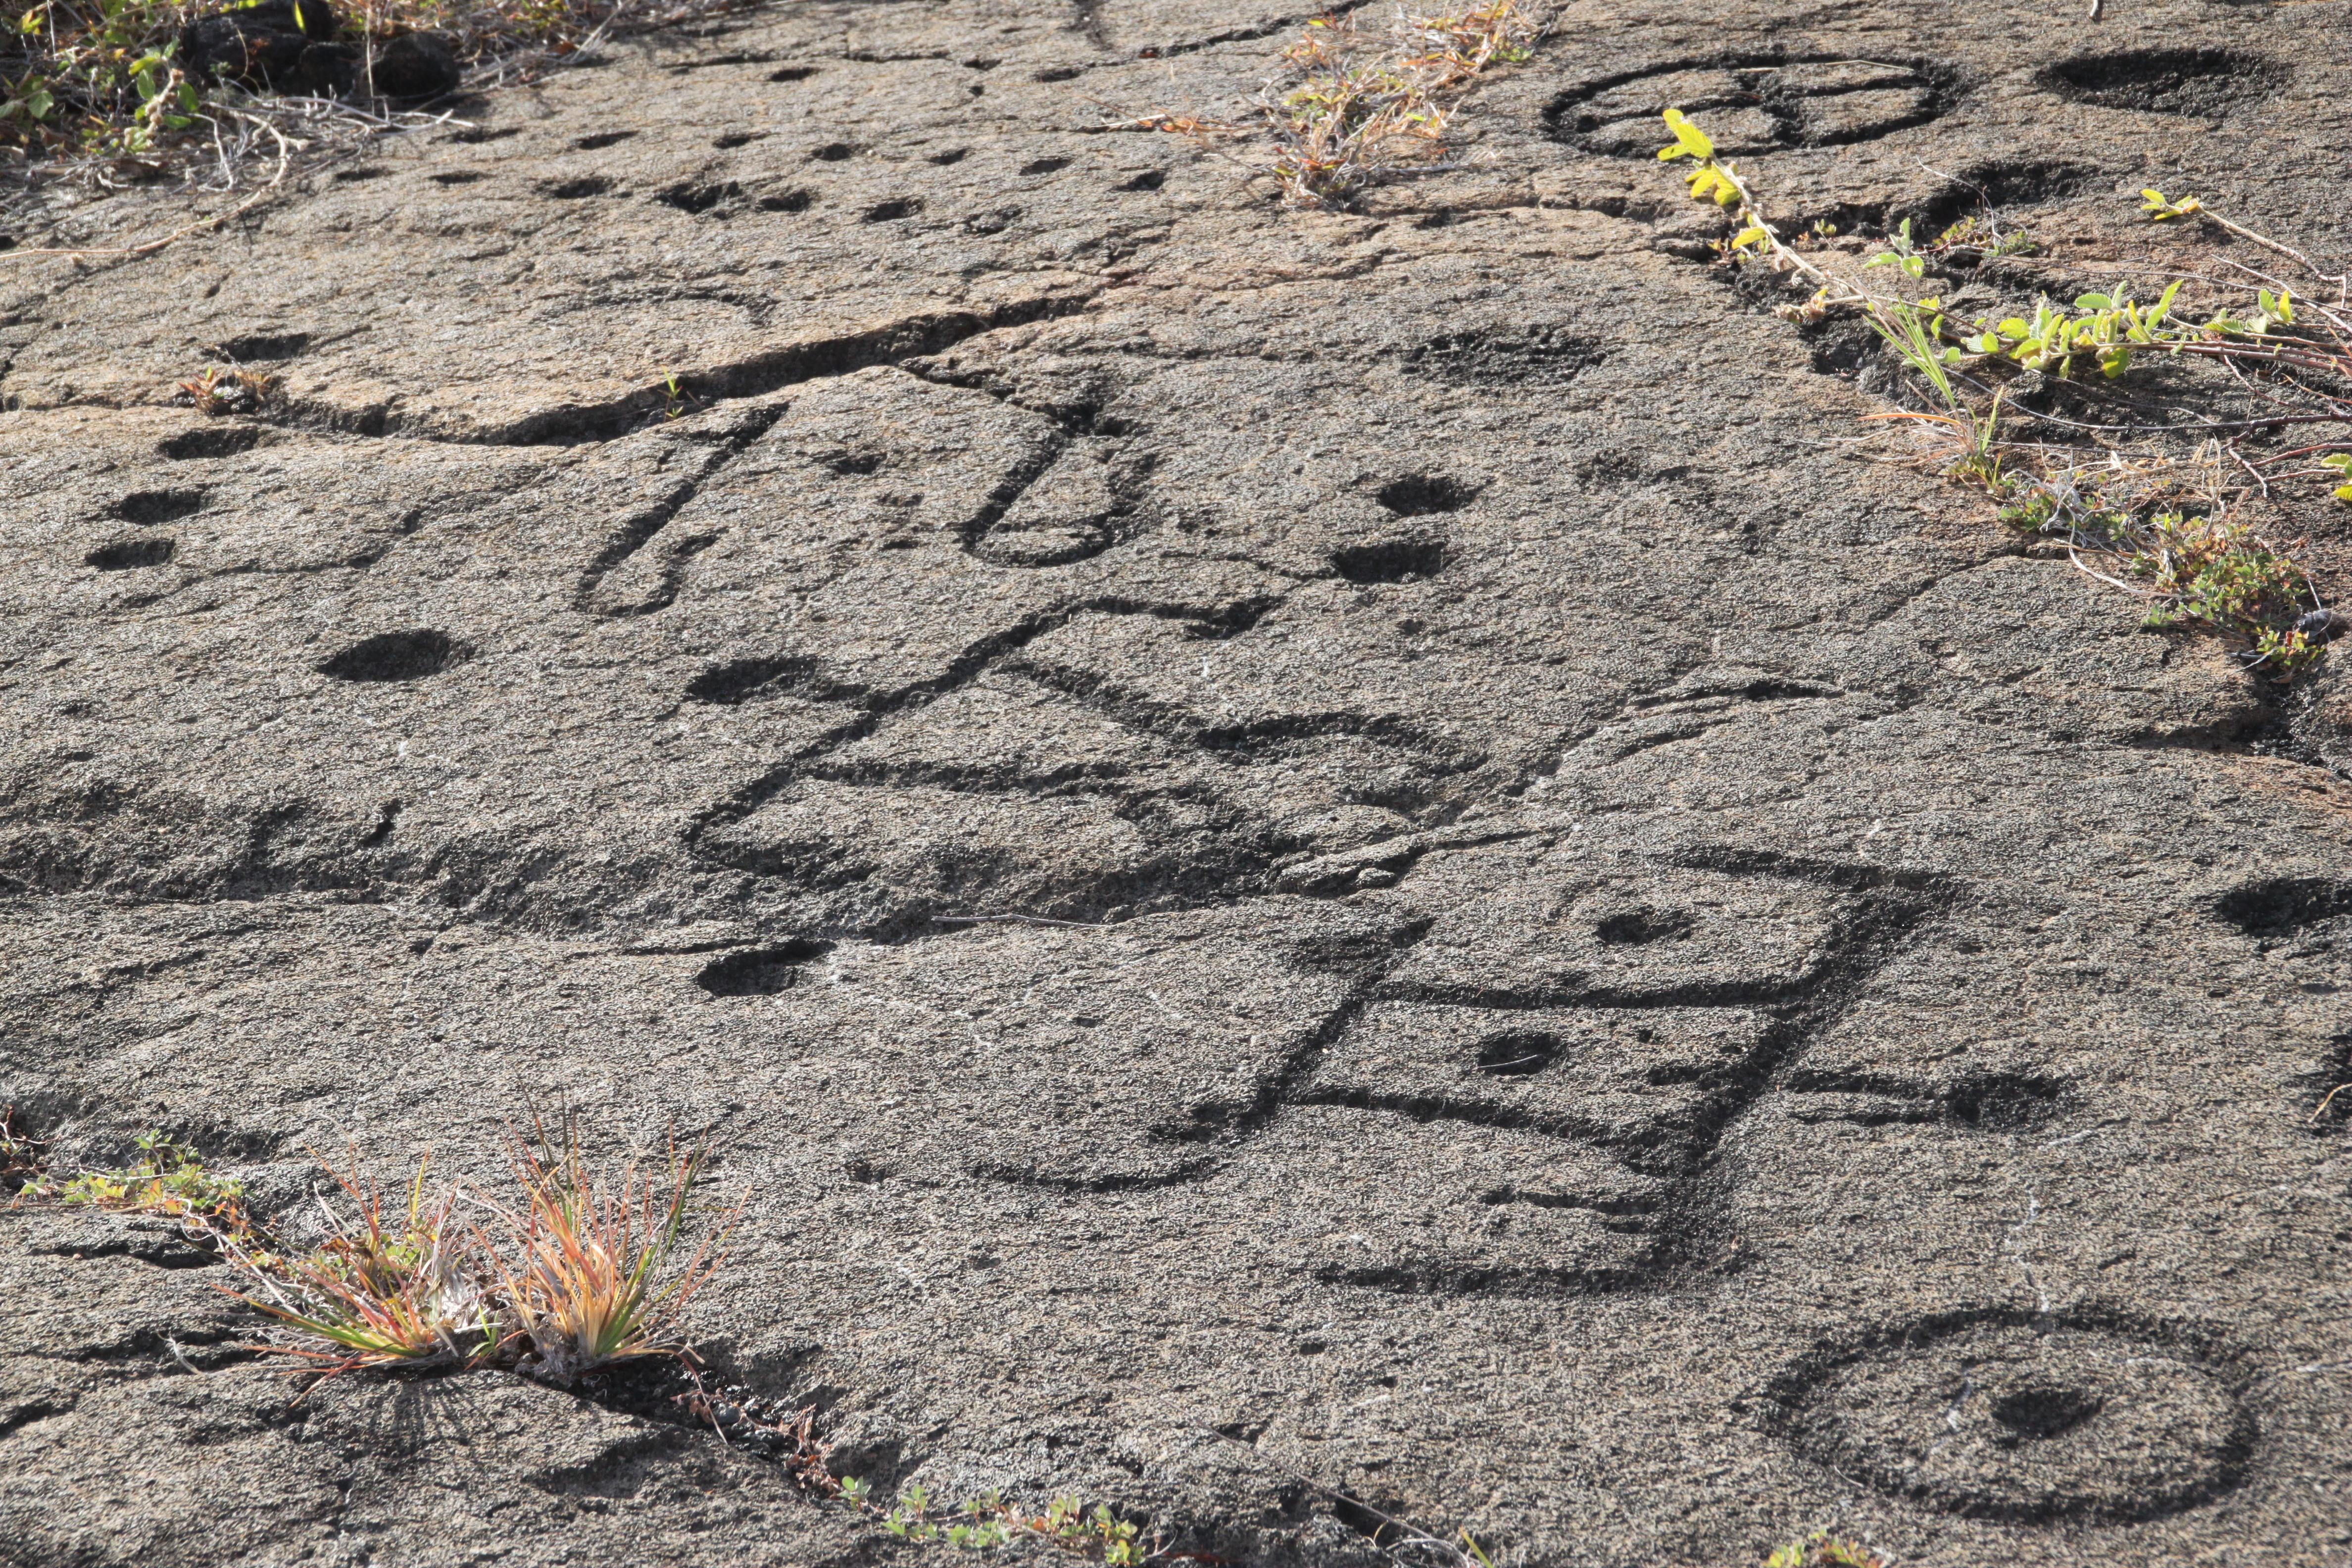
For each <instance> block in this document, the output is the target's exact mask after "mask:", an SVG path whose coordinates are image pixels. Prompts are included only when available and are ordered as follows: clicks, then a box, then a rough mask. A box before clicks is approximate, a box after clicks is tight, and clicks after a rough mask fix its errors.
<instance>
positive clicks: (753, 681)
mask: <svg viewBox="0 0 2352 1568" xmlns="http://www.w3.org/2000/svg"><path fill="white" fill-rule="evenodd" d="M815 674H816V660H814V659H813V658H802V657H798V656H794V655H786V656H784V657H782V658H738V659H730V661H728V662H727V663H725V664H719V665H713V666H711V667H710V668H709V669H706V670H704V671H702V673H700V674H699V675H697V676H696V677H695V678H694V679H692V680H689V681H688V682H687V683H686V700H688V701H689V702H713V703H717V704H719V706H721V707H726V708H732V707H735V706H736V705H737V704H739V703H742V702H747V701H749V700H751V699H752V698H754V697H763V696H773V695H777V694H779V693H782V692H783V691H786V690H789V689H792V688H793V687H795V686H799V685H802V684H804V683H805V682H806V681H808V680H809V679H810V678H811V677H813V676H814V675H815Z"/></svg>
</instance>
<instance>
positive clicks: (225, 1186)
mask: <svg viewBox="0 0 2352 1568" xmlns="http://www.w3.org/2000/svg"><path fill="white" fill-rule="evenodd" d="M134 1142H135V1143H136V1145H137V1147H138V1150H139V1157H138V1158H137V1159H135V1160H133V1161H132V1162H131V1163H130V1164H128V1165H124V1166H121V1167H119V1168H117V1169H113V1170H103V1171H84V1172H82V1173H79V1175H75V1176H70V1177H68V1178H67V1179H66V1180H65V1181H62V1182H58V1181H56V1180H53V1179H50V1178H46V1177H44V1178H42V1179H40V1180H37V1181H35V1182H33V1183H31V1184H29V1185H27V1186H26V1188H25V1189H24V1193H23V1195H24V1196H26V1197H28V1198H49V1199H54V1200H55V1201H56V1202H58V1203H60V1204H64V1205H67V1206H68V1207H73V1208H96V1209H109V1210H114V1211H117V1212H120V1213H124V1214H154V1215H168V1216H170V1217H172V1218H175V1219H194V1220H208V1219H212V1218H214V1217H215V1216H218V1215H234V1214H235V1213H236V1206H237V1202H238V1200H239V1199H240V1198H242V1197H243V1196H244V1195H245V1188H244V1185H243V1184H241V1183H239V1182H238V1181H237V1180H236V1178H234V1177H227V1176H215V1175H214V1174H213V1173H211V1172H209V1171H207V1170H205V1163H204V1160H203V1158H202V1157H201V1156H199V1155H198V1154H197V1153H196V1152H195V1151H194V1149H192V1148H190V1147H189V1146H188V1145H186V1144H184V1143H181V1142H175V1141H174V1140H173V1139H171V1138H169V1137H167V1136H165V1135H164V1134H163V1132H161V1131H147V1132H142V1133H141V1134H140V1135H139V1136H138V1138H137V1139H136V1140H134Z"/></svg>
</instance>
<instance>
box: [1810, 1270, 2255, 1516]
mask: <svg viewBox="0 0 2352 1568" xmlns="http://www.w3.org/2000/svg"><path fill="white" fill-rule="evenodd" d="M1775 1392H1776V1397H1777V1398H1778V1399H1779V1401H1780V1405H1781V1407H1782V1410H1783V1412H1784V1417H1783V1419H1784V1421H1785V1426H1784V1428H1783V1434H1782V1435H1783V1436H1786V1437H1787V1438H1788V1439H1789V1441H1790V1444H1791V1446H1792V1447H1795V1448H1796V1450H1797V1451H1798V1452H1799V1453H1800V1454H1802V1455H1803V1456H1804V1457H1805V1458H1809V1459H1811V1460H1813V1461H1814V1462H1816V1463H1818V1464H1821V1465H1823V1466H1826V1467H1828V1468H1831V1469H1832V1470H1835V1471H1837V1472H1838V1473H1839V1474H1841V1475H1845V1476H1851V1477H1854V1478H1856V1479H1862V1480H1864V1481H1866V1482H1868V1483H1869V1484H1870V1485H1871V1486H1872V1487H1874V1488H1875V1489H1878V1490H1880V1491H1882V1492H1885V1493H1887V1494H1888V1495H1890V1496H1893V1497H1896V1498H1901V1499H1903V1500H1906V1501H1910V1502H1913V1503H1916V1504H1919V1505H1921V1506H1924V1507H1927V1508H1931V1509H1934V1510H1938V1511H1940V1512H1945V1513H1952V1514H1958V1515H1960V1516H1962V1517H1964V1518H1970V1519H1990V1520H2002V1521H2013V1522H2021V1523H2038V1522H2042V1521H2052V1520H2060V1519H2088V1520H2095V1521H2104V1522H2127V1521H2135V1520H2146V1519H2154V1518H2158V1517H2161V1516H2163V1515H2165V1514H2169V1513H2178V1512H2179V1511H2181V1510H2184V1509H2189V1508H2194V1507H2196V1506H2198V1505H2199V1504H2200V1503H2204V1502H2207V1501H2209V1500H2211V1499H2212V1498H2214V1497H2216V1496H2217V1495H2219V1494H2220V1493H2221V1492H2222V1491H2224V1490H2226V1489H2229V1488H2230V1487H2231V1486H2232V1485H2233V1484H2235V1483H2236V1481H2237V1480H2238V1479H2239V1477H2240V1475H2241V1474H2242V1471H2243V1468H2244V1466H2245V1462H2246V1458H2247V1457H2248V1454H2249V1452H2250V1451H2251V1449H2252V1444H2253V1438H2254V1427H2253V1422H2252V1417H2251V1416H2250V1415H2248V1414H2247V1412H2246V1410H2245V1408H2244V1406H2243V1405H2241V1404H2240V1403H2239V1401H2238V1399H2237V1396H2236V1395H2235V1394H2233V1393H2232V1392H2231V1389H2230V1387H2229V1386H2228V1385H2227V1384H2225V1383H2224V1382H2223V1380H2222V1379H2221V1376H2220V1375H2218V1374H2217V1373H2215V1371H2214V1370H2213V1369H2211V1368H2210V1367H2208V1366H2206V1365H2204V1364H2203V1363H2200V1361H2199V1359H2198V1358H2197V1357H2196V1356H2195V1355H2194V1354H2193V1353H2192V1352H2188V1351H2186V1350H2184V1349H2182V1348H2180V1347H2179V1346H2177V1345H2173V1344H2169V1343H2166V1342H2162V1341H2161V1340H2159V1339H2158V1338H2156V1337H2154V1336H2153V1335H2152V1334H2151V1333H2144V1332H2142V1331H2137V1330H2133V1329H2129V1328H2113V1327H2105V1326H2099V1325H2095V1324H2088V1323H2066V1322H2057V1323H2046V1322H2045V1323H2042V1324H2035V1323H2033V1322H2031V1321H2016V1320H2012V1319H2011V1318H2009V1317H2004V1316H1976V1317H1970V1318H1966V1319H1963V1320H1961V1321H1956V1322H1955V1321H1946V1322H1942V1323H1933V1324H1915V1325H1913V1326H1911V1327H1910V1328H1909V1329H1907V1330H1905V1331H1897V1332H1895V1333H1892V1334H1890V1335H1888V1336H1886V1337H1885V1338H1884V1339H1882V1340H1880V1341H1878V1342H1874V1343H1872V1344H1870V1345H1868V1346H1866V1347H1864V1348H1863V1349H1859V1350H1855V1351H1852V1352H1846V1353H1844V1354H1843V1355H1839V1356H1835V1357H1832V1358H1831V1359H1829V1360H1828V1361H1827V1362H1826V1363H1822V1362H1816V1363H1813V1364H1811V1365H1810V1366H1807V1367H1803V1368H1801V1369H1799V1370H1798V1371H1796V1372H1792V1373H1790V1374H1789V1375H1788V1376H1787V1377H1785V1378H1784V1379H1783V1380H1782V1381H1781V1384H1780V1386H1779V1387H1778V1388H1777V1389H1776V1391H1775Z"/></svg>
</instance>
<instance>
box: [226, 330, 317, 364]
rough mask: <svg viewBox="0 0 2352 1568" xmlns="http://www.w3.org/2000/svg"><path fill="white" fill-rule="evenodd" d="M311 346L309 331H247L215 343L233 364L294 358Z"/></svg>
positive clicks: (261, 362)
mask: <svg viewBox="0 0 2352 1568" xmlns="http://www.w3.org/2000/svg"><path fill="white" fill-rule="evenodd" d="M309 347H310V333H308V332H247V334H246V335H245V336H243V337H239V338H228V339H225V340H223V341H222V342H217V343H215V344H214V345H213V349H214V352H215V354H216V355H217V356H218V357H219V358H222V359H225V360H227V361H228V362H229V363H232V364H264V363H269V362H270V361H273V360H281V359H292V358H294V357H295V356H296V355H297V354H299V353H301V352H302V351H303V350H304V349H307V348H309Z"/></svg>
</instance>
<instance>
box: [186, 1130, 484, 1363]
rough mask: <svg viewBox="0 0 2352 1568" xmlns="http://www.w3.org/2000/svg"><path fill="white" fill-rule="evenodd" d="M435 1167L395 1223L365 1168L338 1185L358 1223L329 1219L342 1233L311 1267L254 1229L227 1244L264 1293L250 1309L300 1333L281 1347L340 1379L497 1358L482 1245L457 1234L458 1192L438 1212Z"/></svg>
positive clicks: (440, 1201)
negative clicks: (379, 1369) (431, 1193)
mask: <svg viewBox="0 0 2352 1568" xmlns="http://www.w3.org/2000/svg"><path fill="white" fill-rule="evenodd" d="M426 1163H427V1162H425V1161H423V1160H420V1161H418V1162H417V1165H416V1177H415V1180H414V1181H413V1182H411V1183H410V1184H409V1188H408V1205H407V1208H406V1210H405V1212H404V1213H403V1214H401V1215H398V1216H397V1217H396V1218H395V1219H392V1220H387V1218H386V1217H385V1215H384V1203H383V1194H381V1193H379V1192H378V1191H377V1190H376V1189H375V1188H374V1187H373V1185H372V1184H363V1183H362V1178H361V1177H360V1175H359V1173H358V1171H357V1162H356V1161H354V1162H353V1170H352V1173H349V1174H338V1175H337V1176H336V1178H335V1179H336V1182H337V1184H339V1185H340V1186H341V1188H342V1190H343V1194H344V1196H345V1197H346V1198H348V1199H349V1200H350V1202H351V1205H352V1209H353V1210H354V1211H355V1212H354V1214H353V1215H351V1216H345V1215H337V1214H336V1213H334V1211H333V1210H331V1209H330V1210H328V1211H327V1212H328V1223H329V1225H330V1227H331V1234H330V1235H329V1237H328V1239H327V1240H326V1241H325V1242H324V1243H323V1244H321V1245H320V1247H317V1248H315V1249H314V1250H312V1251H311V1252H310V1253H309V1254H308V1255H306V1256H301V1257H286V1256H282V1255H280V1254H278V1253H275V1252H272V1251H270V1250H269V1249H268V1238H267V1237H264V1236H262V1235H261V1234H260V1233H258V1232H257V1231H255V1230H254V1229H252V1228H251V1227H249V1226H236V1227H234V1228H230V1229H224V1230H223V1231H222V1232H221V1233H220V1235H219V1237H217V1240H218V1245H219V1247H220V1249H221V1251H222V1252H223V1254H224V1255H225V1256H226V1257H227V1258H228V1259H229V1260H230V1262H232V1263H234V1264H235V1265H236V1266H237V1268H240V1269H241V1270H243V1271H244V1272H245V1274H246V1275H247V1277H249V1278H250V1279H252V1280H253V1281H254V1286H255V1289H257V1291H258V1292H259V1294H258V1295H243V1296H240V1297H239V1298H238V1299H239V1300H243V1301H244V1302H246V1304H247V1305H248V1306H251V1307H253V1308H255V1309H257V1310H260V1311H262V1312H266V1313H268V1315H269V1316H270V1317H272V1318H275V1319H277V1320H278V1321H279V1322H280V1323H282V1324H284V1325H286V1326H287V1327H288V1328H289V1329H291V1330H293V1331H294V1332H295V1335H296V1340H295V1342H293V1343H291V1344H281V1345H277V1346H274V1347H272V1348H274V1349H277V1350H279V1351H281V1352H284V1353H287V1354H289V1355H295V1356H299V1357H301V1358H303V1359H305V1360H309V1361H313V1362H319V1363H324V1364H325V1365H326V1366H327V1367H328V1368H329V1369H330V1370H331V1371H337V1372H344V1371H353V1370H356V1369H358V1368H361V1367H368V1366H412V1367H425V1366H478V1365H481V1364H483V1363H487V1362H488V1361H490V1360H491V1359H493V1357H494V1356H495V1355H496V1353H497V1351H498V1348H499V1344H500V1343H501V1342H502V1340H503V1338H504V1336H503V1335H502V1334H501V1333H500V1331H499V1321H498V1318H497V1316H496V1312H495V1306H494V1303H493V1300H492V1297H491V1293H490V1291H489V1290H488V1289H486V1288H485V1287H486V1285H487V1283H488V1281H487V1280H486V1279H485V1277H484V1270H483V1268H482V1267H481V1263H480V1259H479V1256H478V1247H476V1246H475V1245H474V1235H473V1233H470V1232H468V1231H467V1230H466V1229H464V1228H463V1227H462V1226H459V1225H458V1224H457V1219H456V1210H457V1194H455V1193H446V1192H445V1193H443V1194H439V1195H438V1196H436V1197H435V1198H433V1199H432V1200H430V1201H429V1202H428V1201H427V1199H426V1197H425V1165H426Z"/></svg>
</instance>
